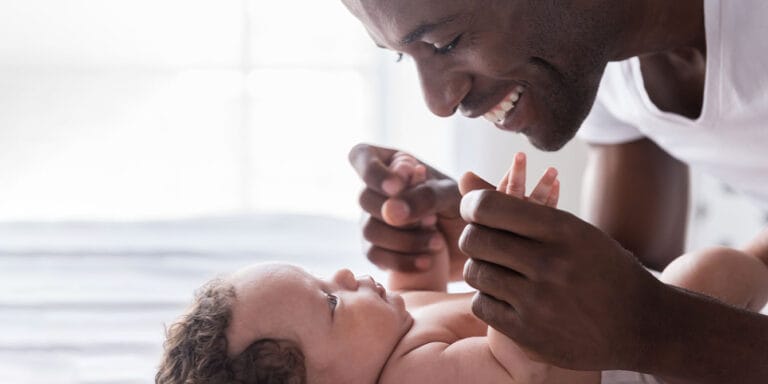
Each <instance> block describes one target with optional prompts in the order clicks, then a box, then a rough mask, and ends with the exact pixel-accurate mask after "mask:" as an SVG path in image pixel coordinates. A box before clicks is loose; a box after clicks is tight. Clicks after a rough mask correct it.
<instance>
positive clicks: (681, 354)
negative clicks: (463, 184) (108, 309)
mask: <svg viewBox="0 0 768 384" xmlns="http://www.w3.org/2000/svg"><path fill="white" fill-rule="evenodd" d="M653 310H654V314H652V315H651V316H649V322H648V324H647V325H648V328H646V329H645V331H644V333H645V334H644V335H643V336H644V339H645V344H644V345H645V347H644V348H643V349H644V351H643V354H642V355H643V358H642V359H641V360H640V361H639V362H638V367H634V369H636V370H638V371H643V372H648V373H652V374H655V375H659V376H664V377H670V378H679V379H684V380H689V381H691V382H695V383H700V384H709V383H712V384H715V383H718V384H719V383H732V384H739V383H744V384H754V383H764V382H766V380H768V316H762V315H760V314H757V313H753V312H748V311H745V310H741V309H737V308H735V307H730V306H727V305H725V304H722V303H720V302H718V301H715V300H713V299H710V298H707V297H704V296H701V295H698V294H694V293H690V292H688V291H684V290H682V289H679V288H675V287H671V286H669V287H668V288H667V289H665V290H663V297H661V298H660V299H659V306H658V307H656V308H654V309H653Z"/></svg>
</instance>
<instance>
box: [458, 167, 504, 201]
mask: <svg viewBox="0 0 768 384" xmlns="http://www.w3.org/2000/svg"><path fill="white" fill-rule="evenodd" d="M478 189H496V187H495V186H494V185H493V184H491V183H489V182H487V181H485V180H483V178H482V177H480V176H478V175H476V174H474V173H472V172H467V173H465V174H464V175H463V176H461V179H460V180H459V191H460V192H461V195H462V196H463V195H466V194H467V193H468V192H471V191H475V190H478Z"/></svg>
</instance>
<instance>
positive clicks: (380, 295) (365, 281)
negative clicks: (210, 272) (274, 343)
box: [227, 264, 413, 383]
mask: <svg viewBox="0 0 768 384" xmlns="http://www.w3.org/2000/svg"><path fill="white" fill-rule="evenodd" d="M230 281H231V282H232V284H233V286H234V287H235V292H236V300H235V301H234V303H233V304H232V320H231V322H230V325H229V327H228V329H227V341H228V347H229V351H228V352H229V354H230V356H235V355H238V354H240V353H241V352H242V351H243V350H245V349H246V348H247V347H248V346H249V345H250V344H251V343H253V342H255V341H256V340H259V339H264V338H271V339H287V340H292V341H294V342H296V343H298V344H299V346H300V348H301V349H302V351H303V352H304V355H305V357H306V361H307V373H308V375H309V377H311V378H312V379H313V380H312V381H313V382H317V383H324V382H330V383H338V382H359V383H368V382H371V383H373V382H375V380H376V378H377V377H378V375H379V373H380V371H381V369H382V368H383V366H384V364H385V363H386V361H387V359H388V358H389V356H390V354H391V352H392V350H394V348H395V346H396V345H397V343H399V341H400V339H401V338H402V337H403V335H405V333H407V331H408V330H409V329H410V327H411V325H412V323H413V319H412V318H411V316H410V314H409V313H408V312H407V311H406V309H405V303H404V301H403V299H402V298H401V297H400V295H397V294H393V293H389V292H386V290H385V289H384V288H383V287H382V286H381V285H379V284H377V283H376V282H375V281H374V280H373V279H372V278H370V277H360V278H356V277H355V276H354V275H353V274H352V272H350V271H349V270H347V269H342V270H340V271H338V272H336V274H335V275H334V276H333V277H332V278H330V279H327V280H323V279H318V278H317V277H315V276H312V275H311V274H309V273H307V272H306V271H304V270H303V269H301V268H298V267H295V266H291V265H284V264H265V265H256V266H252V267H248V268H244V269H242V270H241V271H239V272H237V273H236V274H234V275H233V276H232V277H231V278H230Z"/></svg>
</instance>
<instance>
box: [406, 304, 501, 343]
mask: <svg viewBox="0 0 768 384" xmlns="http://www.w3.org/2000/svg"><path fill="white" fill-rule="evenodd" d="M411 316H413V319H414V322H413V327H412V328H411V330H410V331H409V332H408V334H406V336H405V338H404V339H403V342H408V344H410V345H412V346H413V345H423V344H426V343H430V342H443V343H453V342H455V341H457V340H460V339H464V338H468V337H476V336H485V335H486V332H487V329H488V326H487V325H486V324H485V323H483V322H482V321H481V320H480V319H478V318H477V317H476V316H475V315H474V314H473V313H472V310H471V308H470V306H469V304H468V303H465V302H442V303H435V304H431V305H428V306H424V307H421V308H418V309H416V310H412V311H411Z"/></svg>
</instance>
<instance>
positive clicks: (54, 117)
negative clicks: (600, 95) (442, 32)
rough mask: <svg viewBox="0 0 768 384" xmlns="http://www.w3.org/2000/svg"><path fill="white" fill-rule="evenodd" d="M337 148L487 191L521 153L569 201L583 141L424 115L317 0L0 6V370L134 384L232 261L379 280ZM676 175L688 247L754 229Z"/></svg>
mask: <svg viewBox="0 0 768 384" xmlns="http://www.w3.org/2000/svg"><path fill="white" fill-rule="evenodd" d="M358 142H371V143H376V144H379V145H385V146H390V147H397V148H401V149H404V150H407V151H410V152H412V153H413V154H415V155H417V156H418V157H419V158H420V159H422V160H424V161H425V162H428V163H430V164H431V165H433V166H435V167H436V168H438V169H441V170H442V171H444V172H445V173H447V174H450V175H453V176H459V175H460V174H461V173H463V172H465V171H467V170H473V171H475V172H476V173H478V174H480V175H481V176H483V177H486V178H488V179H489V180H492V181H497V180H498V179H499V178H500V177H501V176H502V175H503V173H504V171H505V170H506V168H507V166H508V165H509V163H510V160H511V159H512V156H513V154H514V153H515V152H516V151H518V150H523V151H526V152H527V153H528V154H529V159H530V160H529V164H530V168H531V169H530V171H529V172H531V173H530V174H532V175H538V174H540V173H541V172H543V170H544V169H545V168H546V167H547V166H550V165H551V166H556V167H558V168H559V170H560V173H561V181H562V198H561V201H562V202H561V207H562V208H563V209H566V210H569V211H572V212H575V213H578V207H579V201H580V198H581V197H580V179H581V175H582V172H583V167H584V163H585V160H586V146H585V144H583V143H580V142H578V141H574V142H573V143H571V144H569V145H568V146H567V147H566V148H565V149H564V150H563V151H561V152H558V153H556V154H546V153H541V152H537V151H535V150H533V149H532V148H531V147H530V146H529V145H528V143H527V140H525V139H524V138H523V137H519V136H516V135H511V134H508V133H502V132H499V131H496V130H495V129H494V128H493V127H491V126H490V125H489V124H487V123H484V122H482V121H471V120H467V119H464V118H461V117H455V118H449V119H439V118H436V117H434V116H432V115H431V114H430V113H429V111H428V110H427V109H426V107H425V105H424V103H423V101H422V99H421V91H420V90H419V89H418V81H417V78H416V73H415V71H414V68H413V65H412V63H410V62H409V61H408V60H404V61H403V62H402V63H400V64H395V55H394V54H392V53H387V52H384V51H382V50H380V49H378V48H375V46H374V45H373V43H372V42H371V41H370V39H369V38H368V36H367V34H366V33H365V31H364V30H363V28H362V27H361V26H360V25H359V24H358V22H357V21H356V20H355V19H354V18H353V17H352V16H350V15H348V14H347V12H346V10H345V9H344V8H343V6H342V5H341V3H340V2H338V1H331V2H326V1H315V0H297V1H291V2H266V1H254V0H224V1H213V0H151V1H150V0H134V1H130V2H128V1H119V0H98V1H97V0H25V1H23V2H21V1H13V0H0V382H2V383H9V384H15V383H24V384H26V383H54V382H55V383H112V384H117V383H120V384H123V383H125V384H128V383H131V384H132V383H150V382H153V376H154V371H155V367H156V364H157V361H158V359H159V356H160V351H161V343H162V340H163V325H164V324H168V323H170V322H171V321H172V320H173V319H174V318H175V317H176V316H177V315H178V314H179V313H180V312H181V311H182V310H183V308H184V307H185V306H186V304H187V303H188V302H189V301H190V300H191V298H192V291H193V290H194V289H195V288H196V287H198V286H199V285H201V284H202V283H203V282H204V281H206V280H208V279H209V278H211V277H213V276H215V275H217V274H220V273H225V272H229V271H233V270H234V269H236V268H238V267H241V266H244V265H247V264H249V263H252V262H257V261H264V260H283V261H290V262H295V263H300V264H302V265H305V266H307V267H308V268H309V269H311V270H312V271H315V272H317V273H320V274H329V273H331V272H332V271H334V270H335V269H337V268H339V267H345V266H351V267H352V269H353V270H355V271H356V272H359V273H369V274H372V275H374V276H375V277H377V278H380V277H381V273H380V272H379V271H377V270H375V268H372V267H371V266H369V265H368V264H367V263H366V261H365V259H364V257H362V256H361V252H360V250H361V239H360V236H359V233H358V230H357V221H358V218H359V217H360V211H359V208H358V206H357V194H358V192H359V190H360V188H361V183H360V182H359V181H358V178H357V176H356V175H355V173H354V172H353V171H352V169H351V168H350V167H349V165H348V164H347V160H346V157H347V152H348V150H349V149H350V148H351V147H352V146H353V145H354V144H356V143H358ZM694 184H695V185H696V186H697V187H696V191H697V192H696V197H695V199H694V203H693V206H692V209H691V212H692V219H693V224H692V225H691V226H690V228H691V234H690V236H689V242H690V243H691V244H692V245H691V246H692V247H698V246H701V245H708V244H729V245H738V244H741V243H742V242H744V241H746V239H748V238H749V237H751V236H752V235H753V234H754V233H755V232H756V231H757V229H758V228H759V227H760V226H761V225H765V224H766V222H768V215H766V213H765V212H764V211H761V210H758V209H756V208H755V207H754V205H752V203H751V202H748V201H745V200H743V199H742V198H740V197H738V196H737V195H736V194H735V193H734V192H733V191H732V189H730V188H728V187H727V186H722V185H721V184H720V183H719V182H717V181H715V180H712V179H708V178H707V177H706V176H702V175H698V174H696V175H695V176H694Z"/></svg>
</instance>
